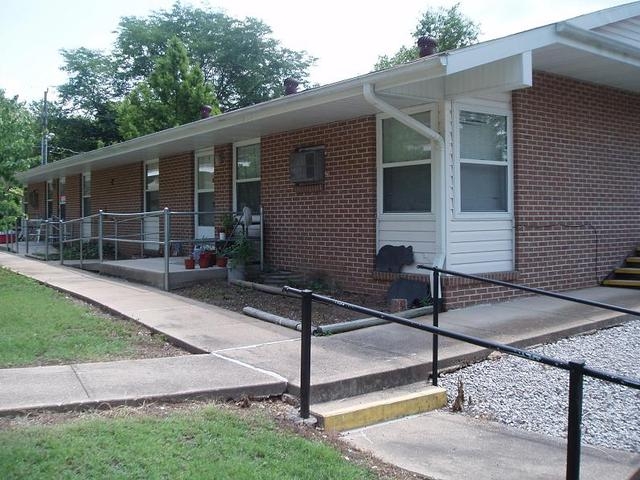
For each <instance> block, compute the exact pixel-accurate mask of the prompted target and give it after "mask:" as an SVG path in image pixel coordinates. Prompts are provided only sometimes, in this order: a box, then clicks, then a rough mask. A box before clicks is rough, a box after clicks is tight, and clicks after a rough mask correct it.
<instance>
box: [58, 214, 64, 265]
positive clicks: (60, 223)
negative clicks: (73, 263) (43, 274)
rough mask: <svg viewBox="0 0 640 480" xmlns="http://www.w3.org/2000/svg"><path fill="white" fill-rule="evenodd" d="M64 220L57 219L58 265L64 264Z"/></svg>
mask: <svg viewBox="0 0 640 480" xmlns="http://www.w3.org/2000/svg"><path fill="white" fill-rule="evenodd" d="M63 228H64V222H63V221H62V219H59V220H58V240H59V241H60V265H64V233H63V230H62V229H63Z"/></svg>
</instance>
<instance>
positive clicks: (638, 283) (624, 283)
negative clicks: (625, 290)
mask: <svg viewBox="0 0 640 480" xmlns="http://www.w3.org/2000/svg"><path fill="white" fill-rule="evenodd" d="M602 283H603V284H604V285H613V286H614V287H615V286H619V287H640V280H615V279H611V280H604V281H603V282H602Z"/></svg>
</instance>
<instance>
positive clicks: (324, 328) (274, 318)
mask: <svg viewBox="0 0 640 480" xmlns="http://www.w3.org/2000/svg"><path fill="white" fill-rule="evenodd" d="M242 312H243V313H244V314H245V315H249V316H250V317H253V318H257V319H258V320H264V321H265V322H269V323H274V324H276V325H280V326H283V327H287V328H291V329H293V330H297V331H300V330H301V329H302V323H301V322H299V321H297V320H293V319H291V318H286V317H281V316H279V315H274V314H272V313H269V312H265V311H263V310H259V309H257V308H253V307H244V308H243V309H242ZM432 312H433V307H421V308H414V309H411V310H405V311H404V312H399V313H397V314H396V315H398V316H400V317H403V318H416V317H421V316H423V315H429V314H431V313H432ZM385 323H389V322H387V321H386V320H382V319H380V318H375V317H371V318H360V319H358V320H350V321H347V322H340V323H334V324H332V325H319V326H317V327H315V328H314V329H313V334H314V335H316V336H322V335H335V334H337V333H344V332H350V331H352V330H359V329H361V328H368V327H375V326H376V325H383V324H385Z"/></svg>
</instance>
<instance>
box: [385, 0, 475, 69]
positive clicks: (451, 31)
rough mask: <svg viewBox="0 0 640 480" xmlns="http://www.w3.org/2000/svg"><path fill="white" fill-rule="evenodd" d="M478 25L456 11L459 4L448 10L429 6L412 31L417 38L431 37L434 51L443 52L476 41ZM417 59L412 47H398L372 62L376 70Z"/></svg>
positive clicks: (414, 47)
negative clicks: (393, 51) (435, 45)
mask: <svg viewBox="0 0 640 480" xmlns="http://www.w3.org/2000/svg"><path fill="white" fill-rule="evenodd" d="M478 35H480V26H479V25H478V24H477V23H475V22H473V21H472V20H470V19H469V18H468V17H466V16H465V15H464V14H463V13H462V12H460V4H459V3H456V4H455V5H454V6H452V7H451V8H449V9H445V8H444V7H439V8H438V9H433V8H429V9H428V10H427V11H426V12H425V13H423V14H422V16H421V17H420V19H419V20H418V24H417V25H416V29H415V31H414V32H413V37H414V38H415V39H416V40H417V39H418V38H420V37H432V38H434V39H435V40H436V42H437V43H438V51H440V52H445V51H447V50H454V49H456V48H461V47H466V46H468V45H472V44H474V43H476V42H477V41H478ZM416 58H418V48H417V47H416V46H410V47H401V48H400V50H398V52H396V53H395V54H394V55H391V56H387V55H381V56H379V57H378V61H377V62H376V64H375V67H374V68H375V69H376V70H382V69H384V68H389V67H392V66H394V65H399V64H401V63H406V62H409V61H411V60H415V59H416Z"/></svg>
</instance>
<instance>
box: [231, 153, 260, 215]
mask: <svg viewBox="0 0 640 480" xmlns="http://www.w3.org/2000/svg"><path fill="white" fill-rule="evenodd" d="M234 176H235V192H234V193H235V210H236V211H240V210H242V209H243V208H244V207H245V206H246V207H249V208H250V209H251V211H252V212H258V211H259V209H260V143H259V142H256V141H252V142H249V143H245V142H243V143H242V144H236V145H235V148H234Z"/></svg>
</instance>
